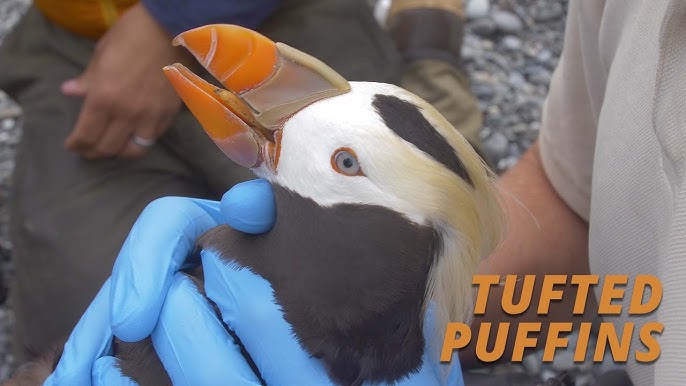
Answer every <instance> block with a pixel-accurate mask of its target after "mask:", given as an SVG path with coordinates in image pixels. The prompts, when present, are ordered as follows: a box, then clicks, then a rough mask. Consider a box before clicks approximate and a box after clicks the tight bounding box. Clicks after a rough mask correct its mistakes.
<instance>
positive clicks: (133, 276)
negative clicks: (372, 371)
mask: <svg viewBox="0 0 686 386" xmlns="http://www.w3.org/2000/svg"><path fill="white" fill-rule="evenodd" d="M274 220H275V209H274V199H273V195H272V191H271V188H270V186H269V184H267V183H266V182H264V181H261V180H256V181H251V182H248V183H245V184H240V185H236V186H235V187H234V188H233V189H232V190H230V191H229V192H228V193H227V194H226V195H225V196H224V198H223V199H222V202H221V204H219V203H216V202H210V201H202V200H192V199H183V198H170V199H163V200H159V201H156V202H155V203H153V204H151V206H150V207H149V208H148V209H146V210H145V211H144V213H143V214H142V215H141V217H140V218H139V220H138V221H137V222H136V224H135V225H134V227H133V229H132V231H131V234H130V235H129V237H128V239H127V241H126V243H125V245H124V247H123V249H122V252H121V253H120V255H119V257H118V259H117V262H116V263H115V268H114V272H113V276H112V279H111V281H109V280H108V282H106V283H105V285H104V286H103V289H102V290H101V291H100V293H99V294H98V296H97V297H96V299H95V300H94V302H93V303H92V304H91V306H90V308H89V309H88V311H87V312H86V313H85V314H84V316H83V317H82V319H81V321H80V322H79V324H78V325H77V326H76V328H75V329H74V332H73V333H72V335H71V337H70V338H69V341H68V342H67V344H66V345H65V352H64V354H63V356H62V359H61V360H60V363H59V365H58V367H57V369H56V370H55V372H54V373H53V374H52V375H51V377H50V378H49V379H48V381H46V385H88V384H91V383H90V382H91V381H92V384H93V385H107V386H113V385H133V384H134V383H133V382H132V381H131V380H129V379H126V378H125V377H123V376H122V375H121V373H120V371H119V370H118V368H117V367H116V359H115V358H112V357H110V356H108V355H109V354H110V353H111V343H110V342H111V339H112V335H113V333H114V335H116V336H118V337H119V338H121V339H123V340H126V341H135V340H140V339H143V338H145V337H146V336H148V335H152V340H153V344H154V346H155V349H156V351H157V353H158V356H159V357H160V359H161V361H162V362H163V363H164V366H165V368H166V369H167V372H168V373H169V376H170V378H171V379H172V381H173V382H174V384H175V385H212V384H217V380H221V384H230V385H237V386H243V385H260V381H259V379H258V377H257V375H256V374H254V372H253V371H252V370H251V368H250V366H249V365H248V362H247V361H246V360H245V358H243V356H242V355H241V353H240V349H239V347H238V345H236V344H235V342H234V341H233V339H232V337H231V336H230V335H229V334H228V333H227V332H226V330H225V329H224V327H223V325H222V323H221V321H219V320H218V319H217V317H216V315H215V313H214V311H213V310H212V308H211V307H210V306H209V304H208V302H207V301H206V299H205V298H204V297H202V296H201V295H200V294H199V293H198V292H197V290H196V288H195V286H194V285H193V284H192V283H191V282H190V280H189V279H188V278H186V277H185V276H184V275H183V274H180V273H177V271H178V270H179V269H180V268H181V267H182V266H183V265H184V263H185V259H186V256H188V255H189V253H190V252H191V251H192V249H193V247H194V242H195V239H196V238H197V237H198V236H199V235H201V234H202V233H204V232H205V231H206V230H208V229H209V228H211V227H213V226H216V225H217V224H219V223H228V224H229V225H230V226H232V227H234V228H236V229H239V230H242V231H247V232H250V233H260V232H265V231H267V230H269V229H270V228H271V226H272V225H273V222H274ZM201 260H202V264H203V268H204V274H205V290H206V292H207V295H208V297H209V298H210V299H212V300H213V301H214V302H215V303H216V305H217V306H218V307H219V309H220V311H221V314H222V318H223V321H224V322H225V323H226V324H227V325H228V326H229V327H230V328H231V329H232V330H234V331H235V332H236V335H237V336H238V337H239V338H240V339H241V341H242V343H243V344H244V346H245V348H246V349H247V351H248V352H249V353H250V355H251V357H252V358H253V360H254V361H255V364H256V365H257V367H258V368H259V370H260V373H261V375H262V377H263V378H264V380H265V381H266V382H267V384H268V385H330V384H332V382H331V381H330V380H329V378H328V376H327V375H326V371H325V370H324V367H323V365H322V363H321V362H320V361H319V360H317V359H313V358H311V357H310V355H309V354H308V353H307V352H305V351H304V350H303V349H302V348H301V347H300V345H299V344H298V343H297V341H296V340H295V338H294V337H293V334H292V333H291V330H290V326H289V325H288V323H287V322H286V321H285V320H284V318H283V315H282V313H281V311H280V308H279V306H278V305H277V304H276V303H275V302H274V296H273V293H272V289H271V286H270V285H269V283H268V282H267V281H266V280H264V279H262V278H261V277H259V276H256V275H254V274H252V273H251V272H250V271H249V270H247V269H237V268H234V267H230V266H227V265H226V264H225V263H224V262H222V260H220V258H219V257H218V256H216V255H215V254H214V253H212V252H209V251H203V252H202V253H201ZM108 315H111V318H108V317H107V316H108ZM428 317H429V319H430V317H431V312H429V313H428ZM431 325H432V323H431V321H430V320H427V321H426V323H425V326H427V327H428V326H431ZM428 330H429V329H428V328H427V330H426V331H425V335H427V336H428ZM429 340H430V339H428V338H427V341H429ZM454 358H455V361H454V364H453V366H452V369H451V372H450V374H449V376H448V378H446V380H445V381H444V382H442V381H441V380H442V379H443V378H442V376H441V375H440V371H441V370H440V369H439V366H438V365H434V364H435V361H430V360H428V350H427V353H426V354H425V360H424V365H423V367H422V368H421V370H420V371H419V373H417V374H414V375H412V376H411V377H410V378H409V379H406V380H404V381H402V382H400V383H399V385H407V386H413V385H417V386H418V385H421V386H432V385H436V386H438V385H443V384H445V385H451V386H453V385H463V381H462V374H461V370H460V366H459V362H458V361H457V355H456V354H455V355H454Z"/></svg>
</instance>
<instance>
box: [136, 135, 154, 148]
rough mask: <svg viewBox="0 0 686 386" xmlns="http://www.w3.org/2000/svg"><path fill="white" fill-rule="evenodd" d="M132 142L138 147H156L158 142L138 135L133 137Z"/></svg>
mask: <svg viewBox="0 0 686 386" xmlns="http://www.w3.org/2000/svg"><path fill="white" fill-rule="evenodd" d="M131 141H132V142H133V143H135V144H136V145H138V146H141V147H150V146H152V145H154V144H155V142H156V141H155V140H154V139H148V138H143V137H139V136H137V135H134V136H133V137H131Z"/></svg>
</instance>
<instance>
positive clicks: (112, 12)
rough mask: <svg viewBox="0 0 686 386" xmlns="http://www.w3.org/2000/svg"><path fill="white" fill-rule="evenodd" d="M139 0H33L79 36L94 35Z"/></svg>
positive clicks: (51, 17)
mask: <svg viewBox="0 0 686 386" xmlns="http://www.w3.org/2000/svg"><path fill="white" fill-rule="evenodd" d="M137 2H138V0H34V2H33V4H34V5H35V6H36V7H37V8H38V9H39V10H40V11H41V12H42V13H43V15H45V17H47V18H48V19H50V20H51V21H52V22H54V23H55V24H57V25H59V26H61V27H62V28H64V29H66V30H67V31H69V32H71V33H74V34H76V35H79V36H83V37H87V38H92V39H97V38H99V37H101V36H102V35H103V34H104V33H105V32H107V30H108V29H109V28H110V26H112V24H114V22H115V21H116V20H117V19H118V18H119V15H121V14H122V13H123V12H124V11H126V10H127V9H128V8H129V7H130V6H132V5H134V4H136V3H137Z"/></svg>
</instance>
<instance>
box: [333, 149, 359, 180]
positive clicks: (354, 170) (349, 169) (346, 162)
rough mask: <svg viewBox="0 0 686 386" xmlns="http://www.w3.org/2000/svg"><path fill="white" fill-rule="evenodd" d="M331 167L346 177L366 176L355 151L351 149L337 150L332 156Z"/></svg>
mask: <svg viewBox="0 0 686 386" xmlns="http://www.w3.org/2000/svg"><path fill="white" fill-rule="evenodd" d="M331 167H332V168H333V170H335V171H336V172H338V173H340V174H343V175H344V176H351V177H352V176H364V172H363V171H362V167H361V166H360V161H358V159H357V154H355V151H354V150H353V149H351V148H349V147H341V148H338V149H336V151H334V152H333V154H332V155H331Z"/></svg>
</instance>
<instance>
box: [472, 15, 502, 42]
mask: <svg viewBox="0 0 686 386" xmlns="http://www.w3.org/2000/svg"><path fill="white" fill-rule="evenodd" d="M470 27H471V28H470V29H471V31H472V32H474V33H475V34H477V35H479V36H484V37H488V36H491V35H493V34H494V33H495V31H496V30H497V25H496V24H495V21H493V19H490V18H482V19H477V20H474V22H472V23H471V25H470Z"/></svg>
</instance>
